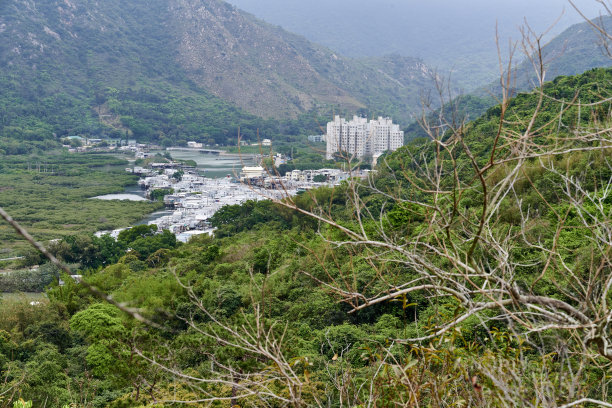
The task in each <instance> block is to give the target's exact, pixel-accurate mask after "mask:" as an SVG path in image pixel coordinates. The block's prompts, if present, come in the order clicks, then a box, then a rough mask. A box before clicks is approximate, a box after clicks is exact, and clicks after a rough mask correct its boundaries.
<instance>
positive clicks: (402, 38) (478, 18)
mask: <svg viewBox="0 0 612 408" xmlns="http://www.w3.org/2000/svg"><path fill="white" fill-rule="evenodd" d="M229 2H230V3H232V4H234V5H236V6H237V7H239V8H241V9H243V10H245V11H248V12H250V13H252V14H254V15H256V16H257V17H259V18H261V19H263V20H265V21H267V22H269V23H271V24H276V25H280V26H282V27H283V28H285V29H287V30H289V31H292V32H295V33H297V34H301V35H303V36H305V37H306V38H308V39H310V40H312V41H315V42H318V43H320V44H323V45H326V46H328V47H330V48H332V49H333V50H336V51H338V52H340V53H342V54H345V55H349V56H355V57H358V56H380V55H384V54H390V53H397V54H401V55H405V56H414V57H420V58H422V59H423V60H425V62H426V63H428V64H430V65H433V66H435V67H439V68H442V69H451V68H452V69H453V70H454V71H456V73H457V75H458V76H461V77H463V78H460V79H461V80H462V81H463V82H464V83H465V84H466V86H468V87H469V83H470V82H474V84H473V85H476V84H475V82H478V81H486V80H489V79H490V77H492V76H493V75H495V73H496V72H497V51H496V45H495V26H496V22H497V26H498V31H499V35H500V39H501V40H502V41H501V43H502V46H503V48H504V50H506V49H507V48H508V47H507V44H508V39H509V38H512V39H514V40H517V39H520V37H521V34H520V26H521V25H523V24H524V21H525V18H526V19H527V22H528V23H529V24H530V26H531V27H532V28H533V29H534V30H535V31H536V32H538V33H541V32H543V31H545V30H546V29H547V28H549V27H550V26H551V25H552V24H553V23H555V21H557V20H558V19H559V21H558V23H557V24H556V25H555V26H554V27H553V28H552V30H551V31H550V35H549V36H548V37H547V38H548V39H550V38H552V36H553V35H555V34H558V33H560V32H561V31H563V30H564V29H565V28H567V27H569V26H570V25H572V24H575V23H579V22H582V21H584V20H583V19H582V17H581V16H580V15H579V14H578V13H577V12H576V11H575V10H574V9H573V7H572V6H571V5H570V4H569V2H567V1H564V0H505V1H502V0H427V1H423V0H368V1H366V0H229ZM574 3H575V4H576V5H577V6H578V7H579V8H580V9H581V10H582V11H583V13H584V14H585V15H587V16H590V17H594V16H597V15H599V13H600V10H601V6H600V5H599V4H598V3H597V2H596V1H595V0H576V1H574ZM467 76H469V78H468V77H467Z"/></svg>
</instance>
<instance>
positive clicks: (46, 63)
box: [0, 0, 431, 150]
mask: <svg viewBox="0 0 612 408" xmlns="http://www.w3.org/2000/svg"><path fill="white" fill-rule="evenodd" d="M395 63H396V64H397V66H398V67H401V70H402V75H403V77H400V78H398V79H396V78H394V77H392V75H390V74H389V73H385V72H383V71H382V70H380V69H378V67H371V66H370V65H367V64H363V63H362V62H360V61H357V60H351V59H347V58H344V57H342V56H339V55H336V54H334V53H333V52H332V51H330V50H328V49H325V48H323V47H320V46H317V45H315V44H312V43H309V42H308V41H306V40H305V39H303V38H301V37H298V36H295V35H292V34H290V33H287V32H285V31H283V30H281V29H280V28H278V27H273V26H270V25H268V24H265V23H263V22H261V21H258V20H256V19H255V18H253V17H252V16H250V15H248V14H246V13H243V12H241V11H239V10H237V9H235V8H234V7H232V6H230V5H228V4H226V3H224V2H222V1H218V0H205V1H204V0H189V1H187V0H185V1H179V2H174V3H172V4H171V5H170V4H169V3H167V2H165V1H162V0H154V1H143V0H137V1H130V2H129V3H125V2H120V1H117V0H110V1H104V2H95V1H84V2H78V3H72V2H63V1H58V0H54V1H50V2H28V1H25V0H11V1H3V2H2V3H0V87H1V88H2V89H3V92H2V93H1V94H0V124H1V126H0V137H1V138H2V140H3V145H4V150H7V149H9V150H10V149H14V146H13V147H10V143H9V142H8V140H7V139H8V138H11V139H18V140H20V141H27V142H28V143H30V146H38V147H42V148H44V147H45V146H46V145H48V144H49V142H44V143H43V141H49V140H53V141H55V140H56V139H57V138H58V137H61V136H66V135H74V134H88V135H91V136H101V135H107V136H111V137H125V136H126V135H127V136H129V137H135V138H138V139H140V140H151V141H157V142H163V141H164V140H166V141H167V142H168V143H171V142H174V143H181V142H185V141H186V140H198V141H203V142H211V143H218V144H236V138H237V134H238V127H240V129H241V134H242V136H243V137H244V138H246V139H250V140H256V137H257V136H256V135H257V129H259V130H260V133H261V135H262V136H264V137H271V138H275V139H277V138H279V137H280V136H281V135H282V136H286V135H296V134H309V133H314V132H317V131H318V126H317V125H316V121H312V120H309V119H308V118H309V117H312V116H313V114H315V113H320V114H325V115H330V114H331V112H332V111H335V112H339V111H343V112H347V113H349V114H350V113H354V112H357V111H360V112H363V113H369V112H384V113H385V114H393V115H394V116H395V115H396V116H397V117H398V119H399V120H403V121H404V122H405V123H408V120H409V118H410V117H411V115H412V114H413V113H414V112H416V111H417V109H418V106H419V92H420V89H421V88H423V87H425V88H427V87H430V86H431V78H430V77H429V75H428V68H427V67H425V66H424V65H423V64H422V62H420V61H418V60H415V59H407V58H404V59H401V58H398V59H397V60H396V62H395ZM406 73H411V74H410V75H406ZM398 84H399V85H398ZM264 118H266V119H264ZM271 118H274V119H275V120H272V119H271ZM45 143H46V144H45ZM54 143H56V141H55V142H54Z"/></svg>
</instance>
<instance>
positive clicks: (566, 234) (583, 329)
mask: <svg viewBox="0 0 612 408" xmlns="http://www.w3.org/2000/svg"><path fill="white" fill-rule="evenodd" d="M545 94H546V95H547V96H545V97H541V96H540V94H539V93H538V92H530V93H525V94H521V95H519V96H517V97H516V98H514V99H512V100H511V101H510V102H509V103H508V105H507V106H496V107H493V108H491V109H490V110H488V111H487V113H486V114H485V115H484V116H483V117H481V118H480V119H478V120H476V121H474V122H472V123H470V124H468V125H467V126H465V127H462V128H458V129H456V130H455V131H453V130H447V131H446V132H443V133H440V134H439V137H438V139H437V140H436V141H435V143H433V142H431V141H427V140H423V139H421V140H416V141H413V142H412V143H410V144H409V145H408V146H405V147H403V148H401V149H399V150H398V151H396V152H394V153H392V154H390V155H387V156H385V157H383V158H381V161H380V165H379V167H378V169H377V170H378V172H377V173H376V174H375V175H373V177H372V178H371V179H370V180H365V181H363V180H351V181H349V182H346V183H344V184H342V185H341V186H339V187H336V188H334V189H330V188H320V189H316V190H312V191H310V192H308V193H305V194H302V195H299V196H297V197H295V198H293V199H288V200H287V201H285V202H284V203H271V202H269V201H261V202H247V203H245V204H243V205H241V206H227V207H224V208H223V209H222V210H220V211H219V212H217V213H216V214H215V215H214V217H213V218H212V219H211V222H212V224H213V226H215V227H217V228H218V229H217V231H216V233H215V236H214V237H208V236H200V237H197V238H195V239H193V240H192V241H190V242H189V243H187V244H184V245H181V244H178V243H177V242H176V241H173V240H171V239H169V238H170V237H169V236H168V234H160V235H153V234H151V231H150V229H149V228H148V227H146V226H140V227H137V228H134V229H133V230H130V231H126V232H124V233H122V234H121V235H120V236H119V241H118V244H117V245H114V246H112V245H110V243H109V242H96V243H95V245H92V244H91V241H89V240H87V239H86V238H85V237H72V238H67V239H65V240H64V241H62V242H60V243H57V244H55V245H54V246H52V248H51V251H52V252H53V253H54V254H56V255H57V256H58V257H60V258H61V259H63V260H64V261H65V262H70V263H76V264H80V265H81V268H82V271H83V272H82V273H83V274H84V275H85V278H84V279H85V280H86V281H87V282H88V283H89V284H91V285H95V286H96V287H97V288H99V289H100V290H101V291H103V292H104V293H108V294H111V295H112V301H113V302H118V305H119V306H121V308H122V310H123V312H122V311H121V310H120V309H118V308H117V307H115V306H113V305H112V304H109V303H104V302H100V301H99V300H98V298H96V297H95V296H93V295H92V293H91V292H90V291H88V290H87V288H86V287H84V286H83V285H79V284H77V283H75V282H73V281H72V280H71V279H70V278H68V277H64V280H65V281H66V284H65V285H64V286H59V285H57V284H52V285H51V287H50V288H49V289H48V290H47V292H46V293H47V296H48V300H45V301H43V302H42V303H41V304H39V305H29V303H27V302H28V300H26V299H24V300H22V301H19V300H14V299H12V300H10V301H3V302H6V303H3V307H2V308H0V311H2V312H1V313H0V368H2V369H3V370H4V372H7V373H8V374H7V376H6V378H7V381H6V382H5V383H4V384H0V387H3V388H0V392H5V390H10V389H11V388H10V387H12V386H13V387H16V388H18V389H19V393H18V394H14V395H15V396H14V397H9V399H7V400H5V401H6V404H5V405H7V406H9V405H10V404H11V403H12V400H14V399H15V398H16V397H17V395H19V396H21V397H22V398H24V399H25V400H30V401H33V403H34V404H35V405H38V404H43V403H45V404H46V406H49V407H60V406H63V405H64V404H69V403H75V404H78V405H79V406H81V405H82V406H91V407H102V406H112V407H120V406H121V407H126V406H129V407H132V406H133V407H137V406H157V405H175V404H179V403H184V402H190V403H193V404H196V405H201V406H219V407H230V406H249V407H311V406H315V407H318V406H331V407H342V406H347V405H348V406H355V407H362V406H368V405H369V406H380V407H393V406H397V404H398V402H399V403H401V404H403V405H406V406H417V405H418V406H431V407H437V408H438V407H439V408H442V407H449V406H473V407H506V406H529V407H541V406H564V405H565V406H580V407H584V408H586V407H591V406H597V405H598V404H599V405H603V404H605V403H608V402H609V401H610V397H609V396H610V384H609V381H608V378H607V374H606V373H608V372H609V370H610V368H611V361H612V352H610V350H609V348H608V347H607V346H606V344H609V341H610V337H611V333H610V328H609V327H608V323H609V321H610V316H611V315H610V308H609V306H608V304H609V303H608V302H609V301H610V287H611V285H612V283H611V282H612V264H611V262H610V259H611V258H610V245H609V240H610V231H611V226H612V220H611V216H612V188H611V185H610V183H611V180H612V166H611V165H610V162H609V159H610V157H611V156H610V153H611V151H612V144H611V140H610V136H609V131H608V130H607V129H609V126H610V123H612V118H611V117H610V112H611V109H612V106H611V103H610V101H609V100H608V98H609V97H610V96H611V94H612V70H610V69H596V70H591V71H588V72H586V73H584V74H582V75H578V76H575V77H560V78H557V79H556V80H555V81H553V82H551V83H549V84H547V85H546V87H545ZM578 100H579V101H580V105H578V103H577V101H578ZM127 248H131V251H128V252H126V250H127ZM106 260H109V263H113V262H115V261H116V260H118V261H117V262H116V263H114V264H113V265H110V266H105V267H103V268H101V267H100V265H108V263H105V262H104V261H106ZM88 268H89V269H88ZM44 272H45V275H44V276H45V277H47V276H53V273H55V274H56V275H57V274H58V271H57V270H55V271H49V270H45V271H44ZM30 273H31V272H30ZM5 281H6V282H7V283H11V284H17V283H20V284H21V282H22V281H23V276H22V275H18V276H16V277H14V278H11V276H8V277H5ZM32 282H33V284H37V285H38V284H39V283H38V281H34V279H32ZM132 308H137V310H138V313H139V314H138V315H136V316H137V317H138V320H137V319H134V318H132V317H131V316H130V314H132V315H134V313H135V311H134V309H132ZM18 310H19V313H17V311H18ZM126 310H127V311H128V312H129V313H124V312H125V311H126ZM143 321H144V322H143ZM69 390H70V391H69ZM542 390H546V392H541V391H542ZM6 394H7V393H5V395H6Z"/></svg>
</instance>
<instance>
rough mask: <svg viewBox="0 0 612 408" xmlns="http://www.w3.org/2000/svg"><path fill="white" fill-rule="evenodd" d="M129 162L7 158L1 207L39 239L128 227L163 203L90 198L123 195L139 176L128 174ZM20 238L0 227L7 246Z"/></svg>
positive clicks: (2, 165) (0, 178)
mask: <svg viewBox="0 0 612 408" xmlns="http://www.w3.org/2000/svg"><path fill="white" fill-rule="evenodd" d="M126 164H127V161H126V160H123V159H120V158H115V157H112V156H109V155H104V154H69V153H66V152H61V151H60V152H55V153H47V154H42V155H28V156H26V155H14V156H3V157H2V161H0V191H1V194H0V206H1V207H3V208H4V209H5V210H6V211H8V212H9V213H10V214H11V215H12V217H13V218H15V219H16V220H17V221H18V222H20V223H22V224H23V225H24V226H25V227H27V228H28V230H29V231H30V233H31V234H32V235H33V236H34V237H35V238H37V239H41V240H50V239H57V238H61V237H62V236H66V235H74V234H76V233H80V234H83V233H94V232H95V231H99V230H106V229H115V228H121V227H126V226H129V225H131V224H133V223H134V222H136V221H138V220H140V219H142V218H143V217H144V216H145V215H146V214H148V213H151V212H153V211H154V210H155V209H158V208H160V207H161V204H160V203H151V202H132V201H117V200H112V201H104V200H90V199H89V198H91V197H95V196H98V195H103V194H111V193H120V192H123V190H124V188H125V187H126V186H129V185H133V184H135V182H136V181H137V177H136V176H133V175H129V174H126V173H125V170H124V169H125V166H126ZM18 240H19V238H18V236H17V235H16V234H15V233H14V232H13V231H12V230H11V229H10V228H9V226H8V225H0V241H1V242H2V243H3V247H4V248H6V247H7V246H8V247H9V248H11V247H13V246H14V244H15V243H16V242H18Z"/></svg>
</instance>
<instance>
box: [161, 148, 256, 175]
mask: <svg viewBox="0 0 612 408" xmlns="http://www.w3.org/2000/svg"><path fill="white" fill-rule="evenodd" d="M151 153H161V154H164V153H166V151H165V150H164V151H152V152H151ZM169 153H170V155H171V156H172V158H173V159H177V160H193V161H194V162H196V164H197V170H198V172H199V173H200V174H201V175H203V176H205V177H208V178H222V177H227V176H228V175H229V176H238V175H240V170H241V169H242V167H244V166H252V165H253V159H251V158H248V159H247V158H244V159H243V158H241V157H232V156H229V157H228V156H219V155H216V154H211V153H200V152H198V151H184V150H173V151H171V152H169Z"/></svg>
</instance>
